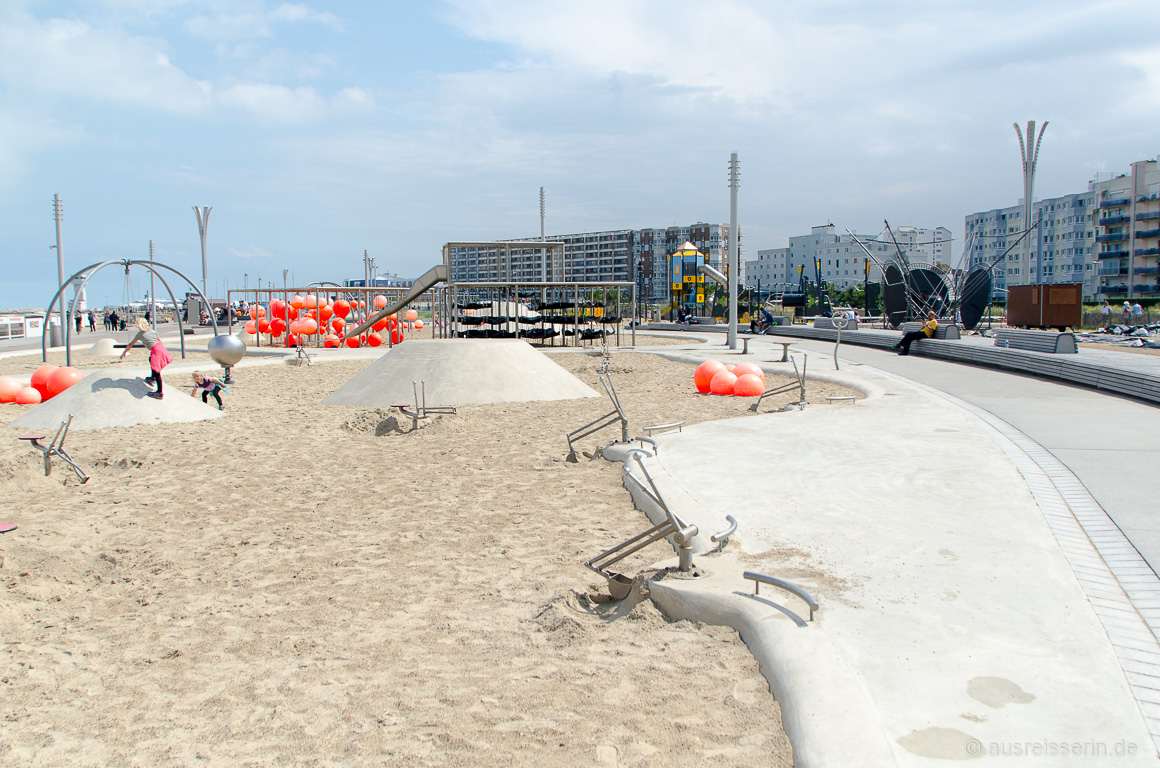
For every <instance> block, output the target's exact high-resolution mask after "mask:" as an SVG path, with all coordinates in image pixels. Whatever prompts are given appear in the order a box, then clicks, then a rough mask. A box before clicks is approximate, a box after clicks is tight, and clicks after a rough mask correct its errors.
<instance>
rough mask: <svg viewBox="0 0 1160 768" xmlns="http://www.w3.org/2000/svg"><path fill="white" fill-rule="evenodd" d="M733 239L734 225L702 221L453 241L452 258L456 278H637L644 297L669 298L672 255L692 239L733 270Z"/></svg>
mask: <svg viewBox="0 0 1160 768" xmlns="http://www.w3.org/2000/svg"><path fill="white" fill-rule="evenodd" d="M728 240H729V225H727V224H707V223H704V222H700V223H697V224H690V225H688V226H673V227H666V228H663V229H660V228H650V229H635V230H634V229H617V230H607V231H604V232H580V233H576V234H570V235H551V236H548V237H547V239H546V242H545V243H544V244H543V245H541V244H540V241H539V238H518V239H515V240H510V241H503V242H500V243H471V244H464V243H460V244H456V243H451V244H448V249H447V250H448V255H447V258H448V262H449V266H450V269H451V280H452V282H577V283H584V282H590V283H591V282H620V281H631V282H635V283H636V284H637V297H638V299H639V300H641V301H668V299H669V289H670V285H669V261H668V259H669V255H670V254H672V253H675V252H676V251H677V250H678V249H679V248H680V247H681V246H682V245H683V244H684V243H685V242H686V241H688V242H691V243H693V245H694V246H696V247H697V248H698V249H699V250H700V251H701V252H702V253H703V254H704V255H705V261H706V263H708V264H710V265H712V266H714V267H716V268H717V269H719V270H721V271H722V272H727V270H726V268H725V261H726V260H727V254H728V247H729V246H728ZM525 244H526V246H525ZM553 244H556V245H553Z"/></svg>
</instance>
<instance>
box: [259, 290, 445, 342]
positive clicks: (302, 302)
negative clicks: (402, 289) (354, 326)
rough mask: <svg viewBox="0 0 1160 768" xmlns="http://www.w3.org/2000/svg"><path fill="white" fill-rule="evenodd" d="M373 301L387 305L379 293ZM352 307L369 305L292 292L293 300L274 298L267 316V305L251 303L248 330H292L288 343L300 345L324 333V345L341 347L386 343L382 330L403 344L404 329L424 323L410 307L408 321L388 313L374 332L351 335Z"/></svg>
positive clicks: (377, 305)
mask: <svg viewBox="0 0 1160 768" xmlns="http://www.w3.org/2000/svg"><path fill="white" fill-rule="evenodd" d="M373 304H374V306H375V308H376V309H382V308H383V307H385V306H386V305H387V298H386V297H385V296H375V298H374V301H373ZM356 305H357V306H356ZM352 309H366V302H365V301H359V302H354V303H352V302H349V301H347V300H346V299H338V300H337V301H335V302H334V303H333V304H319V302H318V299H317V298H316V297H314V296H297V295H295V296H291V297H290V300H289V301H282V300H281V299H274V300H273V301H271V302H270V312H269V315H270V316H269V317H267V316H266V308H265V307H263V306H260V305H256V306H252V307H250V321H249V322H248V323H246V326H245V328H246V333H249V334H251V335H253V334H257V333H268V334H270V336H271V337H273V338H278V337H280V336H281V335H282V334H283V333H285V332H286V331H289V333H286V340H285V344H286V346H288V347H295V346H298V340H299V337H300V336H313V335H314V334H317V333H321V334H325V335H324V336H323V337H322V343H323V345H324V346H327V347H341V346H342V345H343V344H345V345H346V346H348V347H351V348H356V347H360V346H362V345H363V344H367V345H369V346H372V347H378V346H381V345H382V343H383V336H382V334H381V331H387V332H388V333H390V335H391V343H392V344H400V343H402V341H403V330H404V329H410V328H415V329H416V330H419V329H421V328H422V327H423V321H422V320H420V319H418V318H419V313H418V312H416V311H415V310H413V309H408V310H407V321H408V322H403V321H401V320H399V318H398V317H397V316H396V315H388V316H387V317H384V318H383V319H381V320H379V321H377V322H376V323H375V324H374V325H373V326H371V329H372V332H370V333H364V334H362V335H361V336H351V337H349V338H348V337H347V336H346V335H345V334H344V331H345V330H346V317H347V315H349V314H350V312H351V310H352ZM328 329H329V330H328Z"/></svg>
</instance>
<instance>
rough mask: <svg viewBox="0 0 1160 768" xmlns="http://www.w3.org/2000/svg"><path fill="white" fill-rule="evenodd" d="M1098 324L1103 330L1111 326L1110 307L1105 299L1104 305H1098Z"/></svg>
mask: <svg viewBox="0 0 1160 768" xmlns="http://www.w3.org/2000/svg"><path fill="white" fill-rule="evenodd" d="M1100 322H1102V323H1103V325H1104V327H1105V328H1107V327H1108V326H1109V325H1111V324H1112V305H1111V304H1109V303H1108V300H1107V299H1104V303H1103V304H1100Z"/></svg>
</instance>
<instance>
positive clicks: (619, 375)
mask: <svg viewBox="0 0 1160 768" xmlns="http://www.w3.org/2000/svg"><path fill="white" fill-rule="evenodd" d="M403 346H404V347H405V346H406V345H405V344H404V345H403ZM203 349H204V347H203ZM367 352H370V350H350V351H347V354H350V355H356V354H360V353H367ZM333 353H340V351H339V350H333V351H326V352H324V353H320V354H319V355H318V357H316V360H315V363H314V364H313V365H311V366H304V365H300V366H290V365H285V364H270V363H266V364H262V363H263V361H261V360H252V361H247V362H246V363H244V364H243V365H241V366H239V367H238V368H236V369H235V372H234V376H235V379H236V380H237V383H236V384H234V385H232V386H231V394H230V395H229V397H228V400H227V402H228V410H227V411H226V412H225V413H224V416H223V417H222V418H214V419H211V420H205V421H198V422H194V423H172V424H171V423H162V424H139V425H136V426H133V427H111V428H107V429H99V430H90V431H74V432H72V433H70V435H69V437H68V441H69V446H68V447H69V450H70V451H71V454H72V456H73V457H74V458H76V459H77V460H78V461H79V462H83V464H84V466H85V468H86V470H87V471H88V472H89V474H90V475H91V479H90V480H89V481H88V482H87V483H86V484H84V485H80V484H79V483H78V482H77V481H76V480H75V479H74V478H72V476H71V473H68V472H67V468H59V469H57V470H56V471H54V472H53V474H52V475H51V476H50V477H45V476H44V474H43V471H42V465H41V463H40V461H39V459H38V458H37V457H36V456H33V455H30V454H31V452H29V451H28V450H27V447H26V446H24V445H23V444H19V441H17V440H16V439H15V432H16V430H13V429H8V430H7V431H8V432H10V433H13V434H12V435H10V437H12V438H13V439H10V440H6V441H5V443H4V448H3V453H2V454H0V468H2V469H0V489H2V491H3V495H4V498H5V499H6V500H7V505H6V507H5V510H4V517H5V520H4V521H0V522H7V519H8V518H12V522H16V523H19V525H20V527H19V529H18V530H17V531H14V532H12V533H9V534H6V535H5V538H4V539H3V541H2V544H3V549H2V550H0V558H3V565H2V567H0V581H2V584H3V590H4V594H5V596H6V597H5V601H4V603H3V606H2V608H0V636H3V637H4V640H5V643H6V653H5V654H4V656H3V657H2V662H3V668H2V669H0V677H3V678H4V681H5V682H4V683H3V690H4V699H5V714H6V717H7V721H6V723H5V733H6V738H5V746H4V747H3V748H0V765H18V764H22V763H25V762H27V761H28V760H29V759H30V758H31V756H32V755H35V756H36V758H37V760H38V761H39V762H40V763H41V764H44V765H75V764H117V763H125V762H130V761H137V762H139V763H140V764H145V765H161V764H172V763H175V762H177V763H194V762H201V761H205V763H206V764H208V765H226V764H237V763H239V762H252V763H253V764H267V765H275V764H288V763H295V762H306V761H311V760H316V761H320V762H326V761H344V762H348V763H371V762H377V761H380V760H386V761H388V762H400V763H401V762H407V763H410V764H430V765H441V764H454V763H461V762H473V763H479V764H484V763H497V764H498V763H508V764H523V765H530V764H541V765H543V764H555V763H557V762H558V761H559V760H562V759H576V758H577V756H584V758H583V759H585V760H590V759H591V758H592V757H593V756H595V757H596V758H598V760H597V762H596V763H595V764H606V765H674V764H685V765H701V764H713V762H714V761H717V762H720V764H731V765H740V764H744V765H754V766H761V765H782V766H784V765H789V764H790V763H791V755H790V750H789V746H788V742H787V741H786V739H785V736H784V734H782V732H781V727H780V724H779V711H778V707H777V704H776V703H775V702H774V701H773V699H772V698H771V697H770V696H769V693H768V685H767V682H766V680H765V679H764V678H763V677H762V676H761V673H760V672H759V670H758V666H757V663H756V662H755V661H754V659H753V657H752V656H751V654H750V652H749V651H748V650H747V649H746V647H745V646H744V645H743V644H742V643H741V641H740V640H739V638H738V636H737V634H736V633H735V632H734V631H732V630H730V629H727V628H723V627H711V626H704V625H699V624H695V623H690V622H687V621H677V622H670V621H668V620H666V619H665V618H664V617H663V616H662V614H661V613H660V612H659V611H658V610H657V609H656V608H655V607H654V606H653V604H652V603H651V602H650V601H648V600H647V599H643V600H642V597H641V596H640V595H633V596H632V597H630V598H629V599H628V600H626V601H624V602H621V603H616V604H609V603H606V602H605V601H606V600H607V590H606V586H605V584H604V581H603V579H601V578H599V577H598V576H596V575H595V574H593V573H591V572H590V571H588V570H586V569H585V568H584V567H583V561H584V560H585V559H586V558H587V557H590V556H591V555H593V554H595V553H597V552H599V551H600V550H602V549H604V548H606V547H607V546H608V545H609V543H611V542H614V541H618V540H621V539H624V538H626V537H628V536H630V535H632V534H634V533H636V532H637V529H639V528H640V526H641V521H642V519H643V517H642V516H641V514H640V512H638V511H637V510H636V509H634V507H633V502H632V500H631V499H630V497H629V495H628V493H627V492H626V491H625V489H624V487H623V486H622V483H621V473H620V469H619V467H620V465H619V464H614V463H611V462H607V461H603V460H587V459H582V460H581V461H580V462H579V463H576V464H573V463H568V462H566V461H565V455H566V452H567V448H568V446H567V443H566V441H565V434H566V433H567V432H568V431H569V430H570V429H572V428H573V427H575V426H576V425H578V424H581V423H583V422H585V421H588V420H589V419H590V418H592V417H593V416H594V415H596V414H598V413H600V412H601V411H602V410H604V409H606V408H607V401H603V402H602V401H601V400H598V399H595V398H580V399H568V400H557V401H550V402H535V401H533V402H515V403H499V404H492V405H469V406H461V407H459V408H458V412H457V413H456V414H455V415H454V416H439V417H433V418H431V419H430V420H428V421H426V422H424V423H423V425H422V426H421V428H420V429H418V430H417V431H413V432H412V431H409V430H403V431H402V432H401V433H389V434H381V435H380V436H376V426H377V425H378V424H379V423H380V422H381V420H382V419H383V418H384V417H386V416H387V415H389V412H390V409H389V408H382V409H376V408H359V407H350V406H324V405H322V404H321V403H322V400H323V399H324V398H325V397H326V396H328V395H330V394H331V393H332V392H334V391H336V390H337V389H339V388H340V387H341V386H342V385H343V384H344V383H346V382H348V381H350V380H351V379H353V378H355V377H356V376H357V375H358V374H359V373H360V372H362V371H364V370H366V369H367V368H368V367H369V365H370V364H371V363H372V361H373V360H374V359H375V358H374V357H371V356H369V355H367V356H364V357H363V358H361V359H347V360H336V361H329V360H326V359H323V358H324V356H325V355H326V354H333ZM379 353H380V354H381V350H380V351H379ZM131 354H132V357H131V359H130V360H129V361H128V363H136V365H137V366H141V365H142V364H143V361H144V355H143V353H142V351H140V350H136V351H134V352H133V353H131ZM191 357H192V358H194V359H192V360H190V361H189V362H180V361H179V362H178V363H175V364H174V366H171V368H170V369H167V371H169V370H172V369H173V368H179V367H181V366H183V365H184V366H188V367H190V368H191V369H192V368H193V367H194V366H200V367H201V368H202V369H203V370H204V369H205V368H206V365H207V363H206V359H205V355H204V353H200V354H199V353H196V352H195V353H193V354H192V355H191ZM550 357H551V359H552V360H553V361H555V363H558V364H559V365H560V366H562V367H564V368H565V369H566V370H567V371H569V372H570V373H571V374H573V375H575V376H576V377H577V378H578V379H580V380H581V381H582V382H584V383H585V384H587V385H588V386H589V387H592V388H594V389H595V390H597V391H599V390H600V384H599V381H598V379H597V374H598V371H599V369H600V367H601V364H602V359H601V357H599V356H594V355H591V354H588V353H587V352H586V351H584V350H578V351H575V352H571V353H565V354H555V355H551V356H550ZM74 361H86V362H87V358H85V357H84V356H83V354H77V355H75V356H74ZM7 362H8V361H6V360H0V373H5V374H8V373H13V374H20V373H22V372H23V373H24V374H25V375H27V372H28V369H29V368H30V367H32V363H31V361H30V360H27V359H21V360H19V361H16V362H15V363H14V364H13V365H11V366H9V367H5V364H6V363H7ZM128 363H125V364H123V365H126V366H127V365H128ZM10 368H12V369H14V370H10ZM693 369H694V366H692V365H690V364H687V363H681V362H674V361H671V360H667V359H664V358H662V357H660V356H657V355H649V354H639V353H634V352H616V353H615V354H613V356H612V361H611V364H610V367H609V372H610V374H611V375H612V376H614V377H615V380H616V385H617V388H618V391H619V394H620V398H621V400H622V402H623V403H624V407H625V409H626V411H628V412H629V413H630V414H631V415H632V417H633V418H634V420H635V423H636V424H654V423H662V422H664V421H666V420H672V419H673V418H677V417H679V418H680V419H682V420H684V421H685V423H686V424H688V425H693V424H695V423H697V422H700V421H705V420H717V419H724V418H732V417H746V418H748V417H750V416H752V413H751V412H750V411H749V410H748V408H747V405H748V402H749V401H748V400H745V399H742V398H734V397H713V396H707V395H700V394H698V393H697V392H696V389H695V387H694V386H693V381H692V373H693ZM119 370H120V369H119ZM142 370H144V369H142ZM123 374H124V375H125V376H132V369H130V368H125V369H123ZM780 378H784V379H785V381H787V382H788V381H790V380H792V374H789V375H786V376H784V377H778V376H777V375H776V374H770V382H771V385H772V383H773V382H774V381H777V380H779V379H780ZM169 381H171V382H175V383H171V384H170V385H169V387H168V388H167V392H168V393H172V394H170V395H169V397H168V398H167V399H166V400H165V401H164V402H163V403H155V402H152V401H146V402H147V405H149V406H163V405H168V404H169V403H170V401H173V400H176V399H178V398H180V399H182V400H190V402H191V403H192V402H193V401H192V399H191V398H189V397H188V386H186V385H184V383H183V384H182V385H179V384H177V383H176V382H177V381H178V376H176V375H174V376H171V377H170V379H169ZM179 386H184V387H185V389H184V391H182V390H179V389H178V387H179ZM848 391H849V390H846V389H844V388H842V387H838V386H836V385H827V384H819V385H817V387H816V392H815V391H813V390H811V397H813V396H815V395H816V396H817V400H818V401H819V402H821V403H823V404H822V405H819V406H817V407H819V408H822V409H825V408H828V407H833V408H837V407H841V406H826V405H825V404H824V403H825V401H824V400H823V399H822V396H823V394H825V393H827V392H829V393H834V392H848ZM793 399H794V398H793V397H792V396H791V395H789V394H787V395H786V396H785V398H784V400H782V401H780V402H781V403H786V402H790V401H791V400H793ZM51 402H52V401H49V404H51ZM197 405H198V406H199V407H200V406H201V403H200V401H198V402H197ZM777 406H778V403H771V404H770V405H769V407H768V409H769V410H774V409H776V407H777ZM4 407H5V408H7V409H10V410H7V411H6V414H8V415H9V420H11V418H13V417H15V415H17V414H18V413H20V412H22V411H23V412H27V411H28V410H30V409H31V407H32V406H15V405H6V406H4ZM763 410H766V407H765V406H763ZM214 413H215V414H216V413H217V412H216V410H215V411H214ZM601 437H604V438H605V441H607V440H608V439H612V438H614V437H615V435H613V434H608V435H605V436H602V435H595V436H593V437H592V438H591V439H590V440H589V441H588V442H587V443H586V444H585V445H584V446H581V447H583V448H585V449H586V450H588V451H591V450H593V449H594V448H596V447H598V446H599V445H601V444H602V441H601V439H600V438H601ZM673 559H674V558H673V556H672V550H671V549H670V548H668V547H667V545H663V544H662V545H655V546H654V547H652V548H649V549H646V550H643V551H641V552H639V553H637V554H636V555H634V556H632V557H631V558H629V559H628V560H627V561H625V562H624V563H622V564H621V565H620V567H621V568H622V569H623V570H626V571H627V572H629V573H636V572H638V571H645V572H648V571H649V570H650V569H652V567H653V564H654V563H658V562H660V563H661V564H662V565H668V564H671V561H673ZM678 670H696V673H695V675H693V676H692V677H689V676H688V675H687V674H685V673H683V672H681V673H678ZM662 709H663V711H664V712H665V713H666V714H665V716H664V717H658V711H660V710H662Z"/></svg>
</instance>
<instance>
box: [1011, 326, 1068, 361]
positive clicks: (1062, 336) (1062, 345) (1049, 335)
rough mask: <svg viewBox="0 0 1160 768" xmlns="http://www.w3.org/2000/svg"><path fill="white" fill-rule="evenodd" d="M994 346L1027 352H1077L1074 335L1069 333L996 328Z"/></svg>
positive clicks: (1066, 353)
mask: <svg viewBox="0 0 1160 768" xmlns="http://www.w3.org/2000/svg"><path fill="white" fill-rule="evenodd" d="M994 336H995V346H996V347H1004V348H1007V349H1024V350H1027V351H1028V352H1049V353H1053V354H1064V355H1074V354H1077V353H1078V352H1079V347H1078V346H1076V343H1075V334H1074V333H1072V332H1070V331H1064V332H1062V333H1061V332H1059V331H1031V330H1023V329H1021V328H998V329H996V330H995V332H994Z"/></svg>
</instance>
